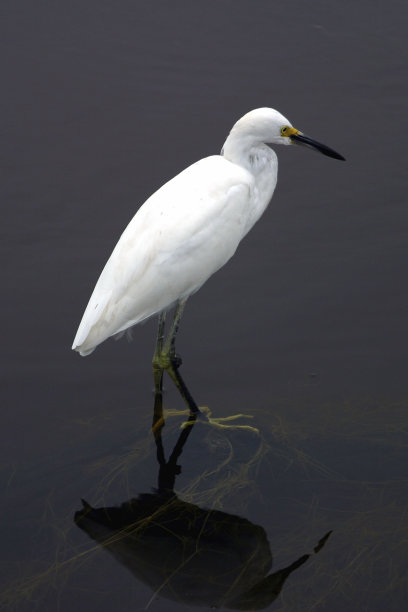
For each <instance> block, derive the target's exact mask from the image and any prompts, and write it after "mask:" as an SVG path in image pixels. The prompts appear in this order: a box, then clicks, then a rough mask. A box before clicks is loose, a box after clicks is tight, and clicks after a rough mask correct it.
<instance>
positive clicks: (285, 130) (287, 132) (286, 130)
mask: <svg viewBox="0 0 408 612" xmlns="http://www.w3.org/2000/svg"><path fill="white" fill-rule="evenodd" d="M280 132H281V136H285V137H289V136H293V135H294V134H300V132H299V130H297V129H296V128H294V127H289V126H288V125H284V126H283V127H282V128H281V131H280Z"/></svg>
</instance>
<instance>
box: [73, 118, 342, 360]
mask: <svg viewBox="0 0 408 612" xmlns="http://www.w3.org/2000/svg"><path fill="white" fill-rule="evenodd" d="M285 130H286V132H287V133H286V134H285ZM294 138H296V140H299V143H300V140H304V141H305V142H304V144H307V145H308V146H314V147H315V148H319V147H320V149H319V150H321V151H322V152H323V153H326V154H327V155H330V154H331V153H332V154H333V153H334V152H333V151H331V149H328V148H327V147H324V146H323V145H319V144H318V143H315V142H314V141H311V140H310V139H307V138H306V137H302V136H301V133H300V132H298V130H295V129H294V128H293V127H292V126H291V124H290V123H289V122H288V120H287V119H285V117H283V116H282V115H281V114H280V113H279V112H278V111H275V110H273V109H270V108H262V109H257V110H254V111H251V112H250V113H248V114H247V115H245V116H244V117H242V118H241V119H240V120H239V121H238V122H237V123H236V124H235V125H234V127H233V129H232V130H231V133H230V135H229V136H228V138H227V140H226V142H225V144H224V147H223V152H222V154H221V155H214V156H211V157H207V158H205V159H202V160H200V161H198V162H196V163H195V164H193V165H192V166H189V167H188V168H186V170H184V171H183V172H181V173H180V174H178V175H177V176H175V177H174V178H173V179H172V180H170V181H169V182H168V183H166V184H165V185H163V187H161V188H160V189H159V190H158V191H156V192H155V193H154V194H153V195H152V196H151V197H150V198H149V199H148V200H147V201H146V202H145V203H144V204H143V206H141V208H140V209H139V210H138V212H137V213H136V214H135V216H134V217H133V219H132V220H131V222H130V223H129V225H128V226H127V228H126V229H125V231H124V232H123V234H122V236H121V237H120V239H119V242H118V243H117V245H116V247H115V249H114V251H113V252H112V255H111V256H110V258H109V260H108V262H107V263H106V265H105V267H104V269H103V271H102V273H101V275H100V277H99V279H98V282H97V283H96V286H95V289H94V291H93V293H92V295H91V298H90V300H89V303H88V306H87V308H86V310H85V313H84V315H83V317H82V321H81V323H80V326H79V329H78V332H77V334H76V336H75V340H74V343H73V347H72V348H73V349H74V350H76V351H78V352H79V353H80V354H81V355H88V354H89V353H91V352H92V351H93V350H94V349H95V348H96V346H98V345H99V344H101V342H103V341H104V340H106V339H107V338H109V337H110V336H114V335H115V334H118V333H119V332H123V331H124V330H126V329H128V328H130V327H132V326H133V325H135V324H136V323H140V322H141V321H143V320H144V319H147V318H148V317H151V316H152V315H155V314H157V313H160V312H162V311H165V310H167V309H168V308H170V307H171V306H172V305H173V304H174V303H175V302H176V301H178V300H180V299H183V298H186V297H188V296H189V295H191V294H193V293H194V292H195V291H197V289H199V288H200V287H201V285H202V284H203V283H205V281H206V280H207V279H208V278H209V277H210V276H211V275H212V274H214V272H216V271H217V270H218V269H219V268H220V267H221V266H223V265H224V264H225V263H226V262H227V261H228V260H229V259H230V258H231V257H232V255H233V254H234V253H235V250H236V248H237V246H238V244H239V242H240V241H241V240H242V238H243V237H244V236H245V234H246V233H247V232H248V231H249V230H250V229H251V227H252V226H253V225H254V223H255V222H256V221H257V220H258V219H259V217H260V216H261V214H262V213H263V212H264V210H265V208H266V207H267V205H268V203H269V201H270V199H271V197H272V194H273V191H274V189H275V186H276V180H277V166H278V163H277V158H276V155H275V153H274V152H273V151H272V150H271V149H270V148H269V146H267V145H266V143H271V144H291V143H292V142H294ZM328 151H330V153H328ZM336 155H337V154H336ZM331 156H332V157H334V156H335V155H334V154H333V155H331ZM338 158H341V156H338Z"/></svg>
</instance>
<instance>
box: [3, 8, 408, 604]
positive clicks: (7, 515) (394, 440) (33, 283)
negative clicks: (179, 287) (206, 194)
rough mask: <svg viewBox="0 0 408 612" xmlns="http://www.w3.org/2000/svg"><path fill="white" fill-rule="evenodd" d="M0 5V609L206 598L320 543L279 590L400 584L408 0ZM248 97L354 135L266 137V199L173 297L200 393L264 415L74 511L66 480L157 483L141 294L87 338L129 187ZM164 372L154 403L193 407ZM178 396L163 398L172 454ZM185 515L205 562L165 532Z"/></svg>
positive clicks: (137, 194) (201, 436)
mask: <svg viewBox="0 0 408 612" xmlns="http://www.w3.org/2000/svg"><path fill="white" fill-rule="evenodd" d="M1 12H2V19H1V26H0V27H1V36H0V41H1V43H0V44H1V53H0V57H1V62H2V67H3V69H2V96H1V98H2V110H1V118H2V128H1V132H2V133H1V145H2V163H1V167H2V171H3V173H2V174H3V178H2V182H1V190H2V197H1V202H2V208H1V210H2V213H3V214H2V222H1V233H2V240H1V248H2V254H3V275H2V290H3V291H2V301H1V308H2V322H3V330H2V351H1V354H2V367H1V377H2V390H3V394H4V395H3V400H2V406H3V409H2V411H1V433H2V443H1V448H2V462H1V483H2V491H3V493H2V500H3V503H2V515H1V526H2V536H1V542H2V554H1V573H2V586H1V591H0V606H2V609H5V610H16V611H24V612H25V611H26V610H27V611H28V610H30V611H31V610H46V611H48V610H49V611H54V610H55V611H57V610H58V611H59V612H70V611H71V610H72V611H73V610H75V611H77V610H98V611H100V612H105V611H106V612H108V611H111V610H123V611H128V610H129V611H130V610H132V611H134V610H144V609H146V608H148V609H151V610H153V611H158V612H160V611H164V610H170V611H173V610H174V611H178V610H183V609H188V608H189V607H192V604H191V603H190V602H191V601H193V600H194V596H197V593H198V592H199V593H201V595H200V596H201V600H202V601H201V602H202V603H203V602H204V603H205V602H207V603H206V605H207V607H209V606H210V605H211V604H214V603H216V601H219V600H216V595H215V590H216V589H215V586H214V584H215V583H216V582H217V576H218V575H219V574H222V572H223V570H224V569H225V572H227V569H228V568H229V567H230V566H229V563H231V564H232V565H234V563H235V565H234V567H235V570H234V571H237V572H238V573H237V575H238V574H239V569H238V570H237V569H236V568H239V564H238V565H237V563H238V561H237V559H240V560H241V562H242V567H243V568H245V571H247V574H245V576H248V575H249V573H250V571H253V572H254V573H253V577H252V578H251V577H250V578H245V576H244V577H242V576H243V575H244V574H242V575H241V574H239V575H240V576H241V578H242V582H241V583H239V580H238V578H236V581H235V582H234V584H235V587H234V588H236V592H235V603H236V604H237V600H236V597H237V593H238V592H240V588H241V587H240V586H239V584H241V585H242V589H241V593H242V592H243V591H245V589H248V588H249V586H248V585H250V584H252V583H254V581H255V582H256V581H258V580H260V579H261V578H262V576H264V575H265V574H266V573H268V572H269V571H270V573H271V574H273V573H274V572H278V571H279V570H282V569H283V568H287V567H291V565H292V564H294V563H295V564H296V562H297V561H298V560H299V559H303V558H304V555H307V554H309V555H310V557H309V558H308V559H307V560H304V562H303V561H302V564H299V567H297V568H295V569H293V571H292V573H291V574H290V576H289V577H287V580H286V582H285V584H284V586H283V589H282V591H281V594H280V595H278V597H277V598H276V599H275V601H274V602H273V603H271V609H273V610H276V611H283V610H285V611H286V610H287V611H289V610H290V611H297V610H299V611H300V610H301V611H302V612H304V611H306V610H322V611H323V610H330V611H331V612H337V611H339V612H343V611H344V610H345V609H347V610H359V611H364V610H367V611H368V610H369V611H377V610H378V611H380V610H381V611H382V610H392V611H393V612H394V611H396V612H398V611H400V610H401V611H402V610H405V609H406V601H407V591H406V587H407V578H408V576H407V563H406V559H407V545H406V544H407V541H408V538H407V536H408V534H407V488H406V484H407V481H406V468H407V456H406V448H407V437H406V433H407V416H406V414H407V403H408V391H407V379H406V370H407V368H406V364H407V357H406V353H407V340H408V338H407V331H408V329H407V306H408V304H407V302H408V289H407V282H406V262H407V243H408V212H407V202H406V161H407V160H406V142H405V140H406V133H407V114H406V94H407V85H406V61H405V60H406V51H407V49H406V31H405V29H406V27H405V24H406V19H407V8H406V3H405V2H402V0H393V1H391V2H389V1H388V2H385V0H378V1H374V2H373V1H370V2H368V0H362V1H360V2H349V1H345V0H342V1H340V0H339V1H333V0H329V1H323V0H316V1H315V2H312V3H310V2H309V3H304V2H301V1H300V0H293V1H291V2H283V1H282V2H270V1H266V0H263V1H260V2H249V1H246V2H245V1H243V0H239V1H237V0H235V1H232V0H222V1H221V0H218V1H214V0H210V1H208V0H207V1H206V2H201V3H197V2H187V1H186V0H176V1H175V2H171V3H169V2H163V1H160V2H157V1H155V2H149V3H148V2H135V1H130V0H128V1H121V2H117V3H115V2H108V1H107V0H102V1H101V2H94V1H93V0H91V1H88V2H86V3H84V2H78V1H75V0H74V1H71V2H68V3H60V2H56V1H50V0H48V1H46V0H44V1H43V2H40V3H31V2H26V1H21V2H9V1H4V2H3V3H2V8H1ZM258 106H272V107H275V108H277V109H279V110H280V111H281V112H282V113H283V114H284V115H286V116H287V117H288V118H289V119H290V120H291V121H292V122H293V123H294V125H295V126H297V127H298V128H299V129H301V130H302V131H304V132H305V133H307V134H309V135H310V136H312V137H314V138H316V139H317V140H321V141H322V142H326V143H327V144H328V145H330V146H332V147H333V148H335V149H336V150H338V151H339V152H341V153H342V154H344V155H345V157H346V158H347V163H346V164H344V163H338V162H334V161H333V160H329V159H327V158H324V157H322V156H319V155H314V154H312V153H311V152H309V151H306V150H300V149H299V150H297V149H296V150H292V148H289V147H288V148H284V150H278V155H279V160H280V170H279V181H278V188H277V190H276V193H275V195H274V198H273V202H272V204H271V206H270V207H269V209H268V211H267V212H266V213H265V215H264V217H263V218H262V219H261V221H260V222H259V223H258V224H257V226H256V227H255V228H254V229H253V230H252V232H251V233H250V235H248V237H247V238H246V239H245V241H244V242H243V244H242V245H241V246H240V248H239V250H238V252H237V254H236V255H235V257H234V258H233V260H232V261H231V262H229V263H228V265H227V266H226V267H225V268H224V269H222V270H221V271H220V272H219V273H218V274H217V275H215V276H214V277H213V278H212V279H211V280H210V281H209V282H208V283H207V284H206V285H205V287H203V288H202V289H201V290H200V292H199V293H198V294H197V295H196V296H195V297H194V298H192V299H191V300H190V302H189V304H188V306H187V310H186V313H185V316H184V318H183V322H182V328H181V331H180V335H179V344H178V347H179V350H180V352H181V353H182V355H183V358H184V365H183V374H184V376H185V378H186V381H187V382H188V384H189V387H190V389H191V391H192V393H193V395H194V397H195V398H196V400H197V402H198V404H199V405H206V406H209V407H210V409H211V410H212V412H213V415H214V416H227V415H231V414H235V413H245V414H247V415H251V416H252V419H250V420H248V421H247V420H245V419H243V420H241V421H240V423H241V424H244V423H250V425H252V426H253V427H256V428H257V429H258V430H259V431H260V432H261V435H257V434H255V433H253V432H251V431H248V430H236V431H231V430H220V429H214V428H210V427H209V426H207V425H205V424H204V423H197V424H196V425H195V427H194V428H193V430H192V431H191V432H190V435H189V437H188V440H187V441H186V443H185V445H184V447H183V453H182V455H181V456H180V457H179V459H178V463H179V464H180V465H182V473H181V474H180V475H176V474H175V473H172V474H173V477H174V478H175V491H176V493H177V497H176V498H175V499H176V501H175V503H176V505H175V506H174V505H173V506H171V505H170V506H168V505H166V503H167V502H166V503H164V502H163V500H162V499H161V498H160V499H159V498H158V497H154V500H153V502H152V501H151V500H152V498H148V497H146V496H144V497H141V498H139V502H138V504H135V503H134V504H133V506H132V508H133V510H132V512H134V514H131V515H129V513H128V514H126V512H127V510H126V509H128V506H124V508H125V510H123V508H122V515H120V516H119V518H118V515H117V514H114V511H112V510H111V511H108V512H104V511H101V512H100V513H99V514H95V515H94V516H93V515H92V513H91V516H90V517H89V516H88V519H87V520H90V518H92V517H93V518H94V519H95V523H94V525H93V527H92V529H93V531H92V529H91V528H89V530H91V531H92V534H91V537H89V533H87V532H86V530H84V524H82V529H79V528H78V526H77V525H76V524H74V520H73V519H74V514H75V512H77V511H79V510H81V508H82V503H81V501H80V500H81V498H84V499H85V500H86V502H87V503H88V504H90V505H91V506H92V507H94V508H112V507H115V506H121V504H123V503H124V502H127V501H129V500H131V499H132V498H136V497H137V496H138V495H139V494H148V493H151V490H152V488H153V487H156V486H157V478H158V468H159V465H158V462H157V459H156V446H155V443H154V438H153V435H152V433H151V429H150V427H151V421H152V415H153V395H152V387H153V383H152V379H151V366H150V361H151V354H152V352H153V344H154V335H155V322H154V321H150V322H148V323H147V324H146V325H143V326H141V327H138V328H137V329H135V332H134V341H133V343H130V344H128V343H127V342H126V341H121V342H119V343H115V342H112V341H109V342H106V343H105V344H104V345H103V346H101V347H100V348H99V349H98V350H97V351H96V352H95V353H94V354H93V355H92V356H91V357H89V358H87V359H81V358H80V357H78V356H77V355H76V354H73V353H72V352H71V351H70V345H71V343H72V339H73V336H74V333H75V330H76V328H77V325H78V323H79V320H80V317H81V314H82V311H83V309H84V307H85V305H86V302H87V299H88V297H89V295H90V292H91V290H92V288H93V285H94V283H95V281H96V279H97V277H98V274H99V272H100V270H101V267H102V266H103V264H104V262H105V260H106V259H107V257H108V255H109V254H110V252H111V250H112V248H113V246H114V244H115V241H116V240H117V238H118V236H119V234H120V233H121V231H122V230H123V228H124V226H125V225H126V223H127V222H128V220H129V219H130V217H131V216H132V215H133V214H134V211H135V210H136V209H137V208H138V206H139V205H140V204H141V203H142V202H143V201H144V199H145V198H146V197H147V196H148V195H149V194H150V193H151V192H152V191H153V190H154V189H156V188H157V187H158V186H160V185H161V184H162V183H163V182H164V181H165V180H167V179H169V178H170V177H172V176H173V175H174V174H175V173H177V172H178V171H180V170H181V169H183V168H184V167H185V166H186V165H188V164H190V163H192V162H193V161H195V160H197V159H199V158H201V157H204V156H206V155H209V154H212V153H217V152H218V151H219V149H220V147H221V145H222V143H223V141H224V139H225V137H226V135H227V133H228V131H229V129H230V128H231V126H232V124H233V123H234V122H235V120H236V119H237V118H239V117H240V116H241V115H242V114H244V113H245V112H246V111H248V110H250V109H252V108H256V107H258ZM281 149H283V148H281ZM166 386H167V393H166V394H165V397H164V401H165V408H167V409H169V410H170V409H171V410H182V409H183V408H184V406H183V404H182V401H181V399H180V398H179V397H178V396H177V394H176V393H175V391H174V390H173V389H172V387H171V384H170V382H167V384H166ZM183 419H185V416H181V415H179V416H177V415H175V416H172V415H171V414H169V415H167V416H166V427H165V429H164V430H163V434H162V435H163V444H164V449H165V453H166V459H168V457H169V454H170V452H171V450H172V448H173V447H174V444H175V443H176V441H177V439H178V436H179V434H180V429H179V426H180V424H181V423H182V421H183ZM163 465H164V464H163ZM163 465H162V469H164V468H163ZM173 468H174V465H173ZM146 499H147V500H150V501H149V502H148V503H147V502H146V503H145V504H142V502H141V501H140V500H146ZM167 501H168V500H167ZM173 501H174V499H173ZM149 504H150V506H149ZM152 504H153V506H152ZM154 504H156V506H154ZM157 504H158V506H157ZM177 504H179V505H177ZM168 507H170V510H168ZM152 508H153V509H152ZM157 508H159V510H157ZM163 508H164V510H163ZM208 510H212V512H210V513H209V512H208ZM123 512H125V514H126V516H124V515H123ZM216 512H219V513H223V514H216ZM112 513H113V514H114V515H115V517H116V518H115V520H113V519H112V516H113V514H112ZM135 513H136V514H135ZM153 515H154V517H155V518H154V521H156V523H157V525H156V528H155V529H156V531H155V530H154V529H153V531H148V530H147V531H146V530H145V527H146V525H147V524H149V525H150V523H149V522H146V520H151V519H146V517H149V516H150V517H151V516H153ZM79 516H80V515H77V519H78V517H79ZM129 516H130V518H129ZM162 516H164V517H165V520H166V521H170V523H171V525H170V527H168V525H167V523H165V524H164V523H163V521H162V522H160V520H159V518H160V517H162ZM101 517H103V519H102V518H101ZM157 517H159V518H157ZM214 517H215V518H214ZM217 517H218V519H219V520H221V524H222V526H223V527H222V529H220V528H219V521H218V522H217V520H218V519H217ZM184 519H185V520H184ZM213 519H214V520H213ZM98 520H99V523H98ZM183 520H184V523H183ZM101 521H102V523H103V522H104V524H103V525H102V523H101ZM109 521H110V522H109ZM112 521H113V522H112ZM115 521H116V522H115ZM126 521H127V522H126ZM138 521H139V522H138ZM172 521H173V522H172ZM200 521H201V522H200ZM203 521H204V522H203ZM222 521H224V522H222ZM135 522H136V523H137V525H142V527H143V529H141V531H140V532H139V531H137V530H136V532H134V530H133V532H132V534H133V535H132V534H131V538H130V540H129V539H127V538H128V536H129V530H130V531H132V528H131V527H129V525H134V524H136V523H135ZM95 525H96V527H95ZM98 525H99V526H98ZM163 525H164V526H163ZM166 525H167V527H166ZM224 526H225V527H224ZM88 527H89V526H88ZM95 529H96V530H97V531H98V536H99V539H101V537H102V536H104V537H105V538H106V537H108V536H107V535H106V534H107V533H109V534H111V535H110V536H109V537H110V540H109V542H110V547H109V546H107V549H108V550H104V549H102V548H101V547H100V546H99V544H98V537H97V535H96V534H95ZM146 529H147V528H146ZM149 529H150V527H149ZM166 529H167V531H166V533H167V534H170V535H169V536H168V537H167V536H165V535H164V531H163V530H166ZM211 529H212V530H213V531H212V532H211V533H212V536H211V537H212V538H213V539H212V540H211V537H210V535H211V534H210V535H208V534H209V532H210V531H211ZM89 530H88V531H89ZM109 530H110V531H109ZM123 530H125V531H123ZM263 530H264V531H263ZM329 531H332V533H331V535H330V537H329V539H328V540H327V541H326V542H325V545H324V547H322V548H321V549H320V550H319V551H318V553H317V554H316V553H315V552H314V548H315V547H316V546H317V544H318V542H319V540H321V538H323V536H325V534H327V533H328V532H329ZM101 532H102V536H101ZM112 534H113V536H112ZM214 534H215V535H214ZM243 534H246V535H243ZM125 536H126V537H125ZM238 536H239V537H238ZM132 537H133V539H132ZM172 538H173V539H172ZM266 538H267V540H266ZM102 539H103V537H102ZM129 542H130V543H129ZM180 542H183V543H184V544H183V546H185V547H186V548H185V550H190V549H189V548H188V547H189V546H190V548H191V546H193V549H191V550H193V552H191V550H190V553H191V555H192V557H191V558H192V559H193V560H194V563H196V565H195V568H196V569H195V570H194V571H195V573H194V571H193V570H192V569H191V572H190V574H188V572H189V571H190V570H189V567H185V564H184V565H183V564H182V568H180V559H178V558H177V557H176V556H173V557H172V556H171V555H172V554H174V555H176V552H175V551H176V550H178V549H177V546H178V545H179V543H180ZM209 542H210V544H209ZM259 542H261V544H259ZM267 542H269V544H268V543H267ZM258 544H259V547H258V548H259V551H260V552H259V555H258V556H256V555H255V556H253V557H251V558H252V562H251V563H252V565H251V564H250V563H249V561H248V559H247V557H246V556H245V555H249V556H250V555H251V554H252V553H251V551H252V548H251V546H255V547H257V546H258ZM149 546H150V548H149ZM182 548H183V547H182ZM208 549H210V550H212V551H215V556H214V557H211V555H210V553H208V555H207V552H206V551H208ZM152 550H154V551H156V556H155V557H154V553H153V552H152ZM257 550H258V549H257ZM203 551H204V552H203ZM190 553H189V554H190ZM200 554H202V556H201V557H200ZM270 554H272V556H273V566H272V569H270V557H269V555H270ZM149 555H150V556H149ZM152 555H153V557H152ZM206 555H207V556H206ZM223 555H225V561H224V560H223V559H224V557H223ZM180 558H181V557H180ZM220 559H221V560H220ZM145 561H146V564H145V565H144V562H145ZM124 563H125V564H126V565H127V566H128V567H127V568H126V567H124ZM166 563H167V565H166ZM177 564H178V565H177ZM217 564H218V565H217ZM232 565H231V567H232ZM129 568H130V570H131V571H130V572H129ZM169 568H170V570H171V571H173V574H171V580H173V581H178V582H177V583H174V582H171V580H170V578H169V576H170V573H171V571H170V570H169ZM184 570H185V571H186V573H185V574H183V571H184ZM231 571H232V570H231ZM254 576H255V578H254ZM141 577H144V581H143V580H141ZM279 577H280V578H279ZM278 578H279V580H280V579H281V578H282V574H279V575H278ZM278 578H276V581H277V582H276V583H275V584H274V588H275V590H276V591H278V590H279V588H280V587H281V586H282V584H281V583H280V582H279V580H278ZM234 580H235V579H234ZM251 580H252V583H251ZM149 585H150V586H149ZM244 587H245V588H244ZM278 587H279V588H278ZM272 590H273V589H272ZM170 591H171V593H170ZM155 592H156V594H157V597H156V598H155V597H154V593H155ZM169 593H170V595H172V596H173V598H175V599H176V600H177V599H178V600H180V599H181V600H182V601H184V604H185V605H183V604H182V603H177V602H174V601H172V600H169V599H167V598H166V597H168V596H170V595H169ZM194 594H195V595H194ZM269 594H270V593H269ZM258 596H259V593H258V595H257V597H258ZM230 600H231V602H232V604H233V603H234V601H233V600H234V597H232V595H231V597H230ZM195 601H196V600H195ZM242 601H243V600H242V599H241V605H243V603H242ZM257 601H258V602H259V601H260V596H259V597H258V599H257ZM270 601H272V597H270ZM264 603H265V602H264ZM266 603H267V602H266ZM232 604H231V607H233V605H232ZM237 605H238V604H237ZM252 605H254V604H253V602H252Z"/></svg>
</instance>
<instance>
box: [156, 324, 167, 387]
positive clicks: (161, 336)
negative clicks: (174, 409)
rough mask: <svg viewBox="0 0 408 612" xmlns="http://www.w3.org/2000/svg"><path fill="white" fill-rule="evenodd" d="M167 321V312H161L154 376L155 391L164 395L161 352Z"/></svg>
mask: <svg viewBox="0 0 408 612" xmlns="http://www.w3.org/2000/svg"><path fill="white" fill-rule="evenodd" d="M165 322H166V313H165V312H161V313H160V314H159V324H158V327H157V340H156V348H155V350H154V354H153V378H154V393H155V395H156V396H157V395H160V396H161V395H162V392H163V366H162V364H161V359H160V358H161V354H162V351H163V340H164V324H165Z"/></svg>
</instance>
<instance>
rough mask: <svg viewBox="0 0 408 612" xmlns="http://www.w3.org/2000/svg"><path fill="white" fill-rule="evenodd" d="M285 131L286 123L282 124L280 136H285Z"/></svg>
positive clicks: (286, 129) (286, 128)
mask: <svg viewBox="0 0 408 612" xmlns="http://www.w3.org/2000/svg"><path fill="white" fill-rule="evenodd" d="M287 131H288V126H287V125H284V126H283V127H282V128H281V136H286V133H287Z"/></svg>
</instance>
